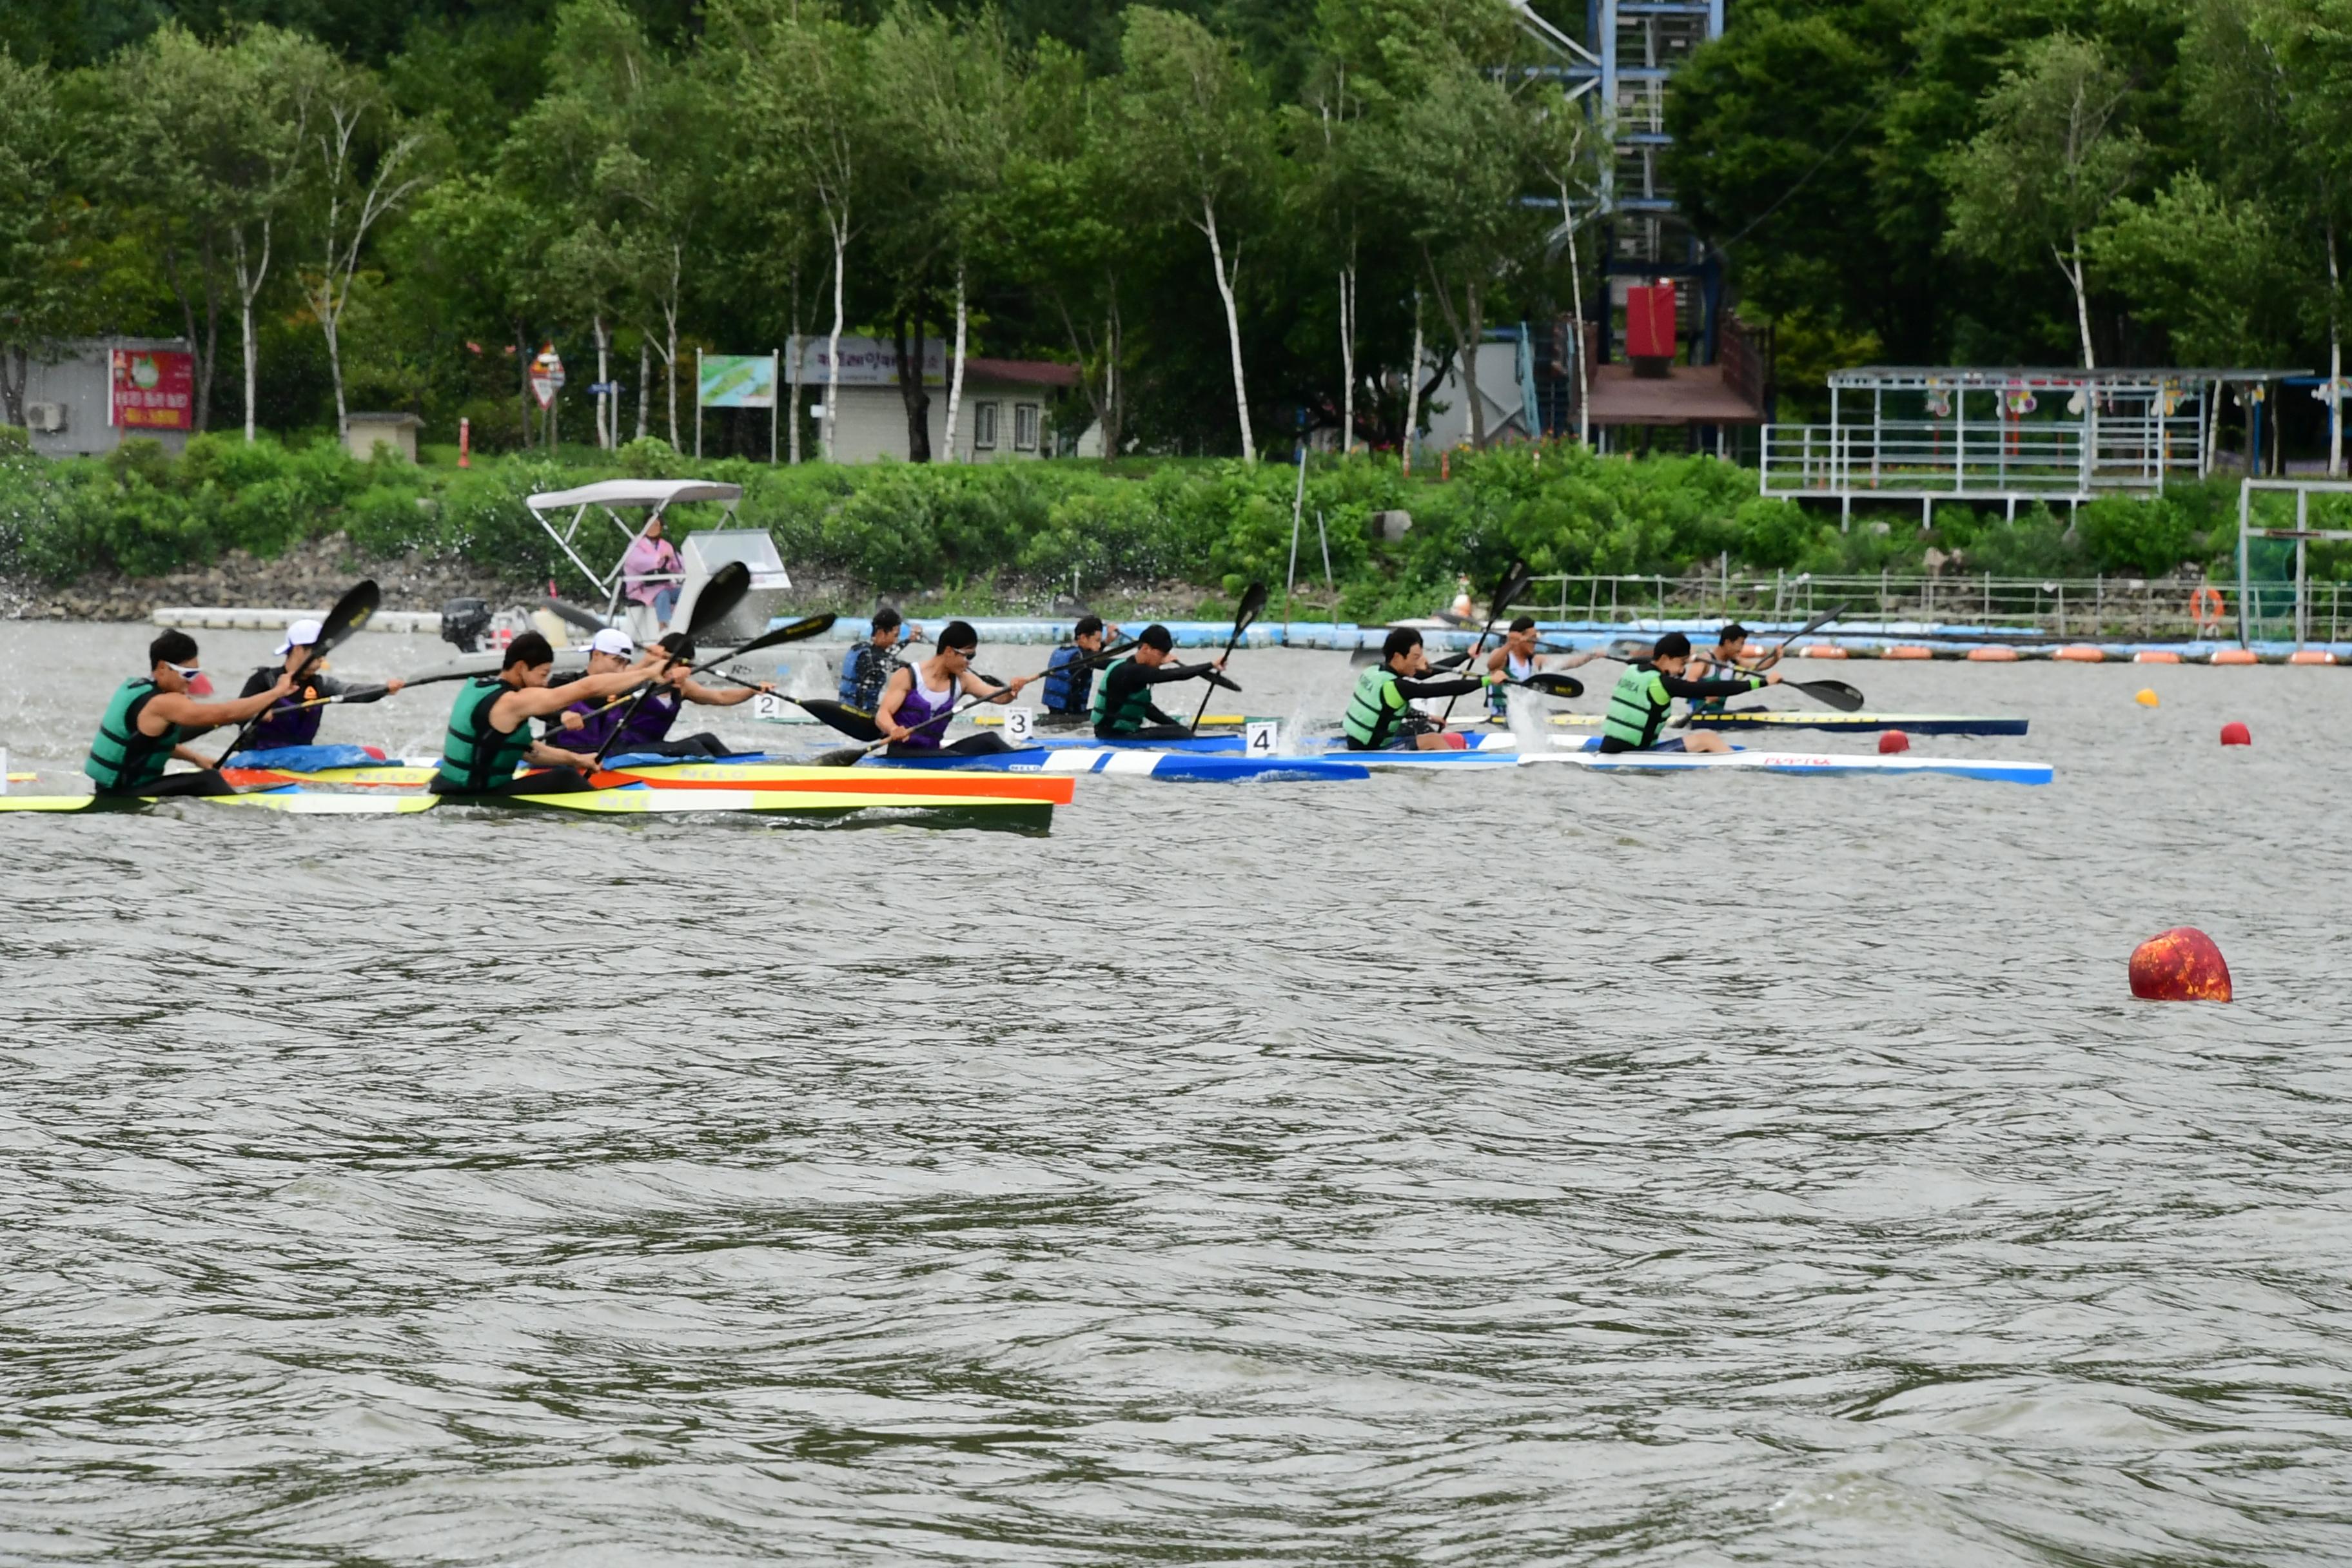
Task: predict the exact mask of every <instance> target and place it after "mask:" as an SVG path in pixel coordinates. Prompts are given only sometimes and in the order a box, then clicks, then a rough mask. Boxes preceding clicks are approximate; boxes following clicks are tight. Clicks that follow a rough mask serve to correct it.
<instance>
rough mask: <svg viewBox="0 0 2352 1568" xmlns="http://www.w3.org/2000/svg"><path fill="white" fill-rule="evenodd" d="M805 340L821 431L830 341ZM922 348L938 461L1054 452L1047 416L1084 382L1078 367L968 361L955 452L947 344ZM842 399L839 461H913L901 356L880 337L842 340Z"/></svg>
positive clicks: (805, 365)
mask: <svg viewBox="0 0 2352 1568" xmlns="http://www.w3.org/2000/svg"><path fill="white" fill-rule="evenodd" d="M801 342H802V344H803V348H802V352H801V363H800V372H801V385H800V402H801V405H802V406H803V408H805V409H807V410H808V411H809V414H810V416H811V417H812V418H813V419H814V420H816V421H818V422H819V428H820V430H822V428H823V424H822V421H823V418H824V395H825V353H826V347H827V342H826V340H825V339H824V338H818V337H810V338H803V339H802V340H801ZM923 348H924V353H923V387H924V390H925V391H927V392H928V393H929V394H930V399H931V404H930V409H929V422H930V437H931V456H932V457H933V458H936V459H941V460H947V459H950V457H951V458H952V460H953V461H956V462H961V463H1011V462H1027V461H1030V460H1032V459H1034V458H1040V457H1044V456H1046V455H1048V454H1050V453H1051V452H1052V450H1053V431H1052V429H1051V427H1050V425H1049V423H1048V421H1047V418H1046V411H1047V409H1048V408H1049V406H1050V405H1051V404H1052V401H1053V399H1054V397H1055V395H1056V394H1059V393H1062V392H1065V391H1067V390H1068V389H1069V388H1071V387H1074V386H1076V385H1077V384H1078V372H1077V367H1076V366H1075V365H1066V364H1055V363H1052V362H1051V361H1047V360H1013V359H983V358H981V357H978V356H968V357H967V358H966V359H965V360H964V362H963V398H962V401H961V404H960V405H959V406H958V407H957V410H956V429H955V439H954V442H953V446H952V452H950V442H949V439H948V428H947V419H948V371H949V368H950V367H949V364H948V356H947V349H946V345H944V344H942V343H940V342H937V341H936V340H934V341H932V342H926V343H925V344H924V345H923ZM788 363H789V362H788ZM840 397H841V408H840V413H839V416H838V417H837V419H836V421H835V427H834V458H835V460H836V461H838V462H844V463H871V462H875V461H877V460H878V459H880V458H898V460H899V461H901V462H904V461H905V460H906V459H907V455H908V454H907V405H906V401H905V399H904V397H903V396H902V395H901V394H900V392H899V390H898V349H897V347H896V346H895V345H894V344H891V343H888V342H882V341H880V340H878V339H875V338H851V337H845V338H843V339H842V340H841V381H840Z"/></svg>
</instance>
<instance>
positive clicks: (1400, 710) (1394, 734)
mask: <svg viewBox="0 0 2352 1568" xmlns="http://www.w3.org/2000/svg"><path fill="white" fill-rule="evenodd" d="M1429 673H1430V666H1429V654H1428V652H1427V650H1426V649H1424V648H1423V647H1422V641H1421V634H1420V633H1419V632H1417V631H1414V630H1413V629H1412V627H1411V626H1399V627H1397V628H1396V629H1395V630H1394V631H1391V633H1389V635H1388V640H1387V641H1385V642H1383V643H1381V662H1380V663H1378V664H1376V665H1373V666H1372V667H1371V668H1370V669H1367V670H1365V671H1364V673H1363V674H1361V675H1360V676H1358V677H1357V678H1356V689H1355V690H1354V691H1353V692H1352V693H1350V694H1349V698H1348V712H1347V717H1346V719H1345V720H1344V721H1343V723H1342V726H1341V727H1342V728H1343V729H1345V730H1346V731H1347V732H1348V750H1349V751H1351V752H1412V751H1420V752H1443V751H1461V750H1463V749H1465V745H1466V742H1465V741H1464V740H1463V738H1462V737H1461V736H1459V735H1449V734H1447V733H1446V732H1445V731H1444V729H1443V728H1442V727H1441V726H1440V725H1439V724H1438V722H1437V721H1436V720H1434V719H1432V718H1430V717H1429V716H1428V715H1427V714H1424V713H1418V712H1415V711H1414V710H1413V706H1412V705H1413V702H1414V701H1415V700H1418V699H1421V698H1424V697H1462V696H1466V695H1467V694H1469V693H1470V692H1473V691H1475V690H1477V689H1478V688H1479V687H1481V686H1482V685H1484V684H1486V681H1485V678H1484V677H1482V676H1475V675H1465V676H1459V677H1456V678H1454V679H1449V680H1431V679H1426V677H1427V676H1428V674H1429Z"/></svg>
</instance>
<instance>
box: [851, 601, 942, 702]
mask: <svg viewBox="0 0 2352 1568" xmlns="http://www.w3.org/2000/svg"><path fill="white" fill-rule="evenodd" d="M904 635H907V628H906V623H905V621H904V619H903V618H902V617H901V616H899V614H898V611H896V610H894V609H892V608H891V607H890V606H889V605H883V606H882V607H881V608H880V609H878V610H877V611H875V612H874V630H873V633H872V635H871V636H869V637H867V638H866V640H865V641H864V642H861V643H852V644H850V646H849V651H848V652H847V653H845V654H844V655H842V658H841V688H840V691H839V693H838V695H839V696H840V699H841V703H842V706H843V707H845V708H855V709H856V710H858V711H859V712H860V713H871V712H873V711H874V710H875V709H876V707H877V705H879V704H880V702H881V700H882V688H883V687H885V686H887V685H888V684H889V681H890V678H891V677H892V676H894V675H896V674H898V672H899V671H900V670H902V669H904V668H907V660H906V658H905V656H904V655H902V654H900V653H899V652H898V640H899V638H900V637H902V636H904ZM912 635H913V636H915V637H921V636H922V635H923V628H922V627H920V626H917V627H915V628H914V630H913V634H912Z"/></svg>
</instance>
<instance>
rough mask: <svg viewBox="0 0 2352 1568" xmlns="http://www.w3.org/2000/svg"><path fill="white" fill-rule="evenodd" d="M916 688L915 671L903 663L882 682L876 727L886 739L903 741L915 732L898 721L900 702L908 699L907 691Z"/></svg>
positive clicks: (876, 705)
mask: <svg viewBox="0 0 2352 1568" xmlns="http://www.w3.org/2000/svg"><path fill="white" fill-rule="evenodd" d="M913 689H915V672H914V670H913V669H912V668H909V667H908V666H906V665H901V666H899V667H898V668H897V669H894V670H892V671H891V672H890V679H887V680H886V681H884V682H883V683H882V695H881V696H880V697H878V698H877V699H875V701H874V727H875V728H876V729H877V730H879V731H882V738H883V739H884V740H886V741H903V740H905V739H906V738H907V737H908V736H909V735H911V734H913V733H914V731H912V730H909V729H908V728H907V727H906V726H905V725H904V724H901V723H899V722H898V704H900V703H901V702H904V701H905V700H907V693H908V692H909V691H912V690H913Z"/></svg>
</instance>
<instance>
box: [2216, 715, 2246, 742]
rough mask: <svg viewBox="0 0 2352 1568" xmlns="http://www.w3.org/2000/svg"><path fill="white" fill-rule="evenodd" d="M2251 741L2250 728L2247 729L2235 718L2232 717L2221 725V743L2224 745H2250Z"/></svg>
mask: <svg viewBox="0 0 2352 1568" xmlns="http://www.w3.org/2000/svg"><path fill="white" fill-rule="evenodd" d="M2253 743H2254V732H2253V731H2252V730H2249V729H2247V728H2246V727H2245V726H2244V725H2243V724H2242V723H2240V722H2239V721H2237V720H2235V719H2232V720H2231V721H2229V722H2228V723H2226V724H2224V725H2222V726H2221V744H2223V745H2225V746H2251V745H2252V744H2253Z"/></svg>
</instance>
